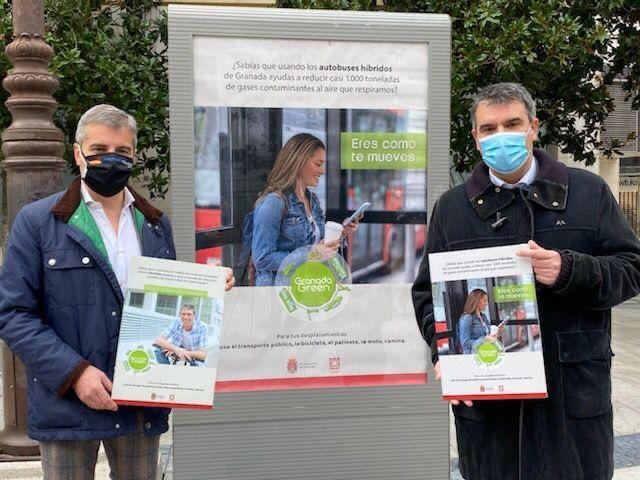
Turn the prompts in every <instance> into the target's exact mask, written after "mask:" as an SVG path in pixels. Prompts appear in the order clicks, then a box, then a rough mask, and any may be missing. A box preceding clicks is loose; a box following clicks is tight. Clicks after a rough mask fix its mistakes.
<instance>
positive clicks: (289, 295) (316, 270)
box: [275, 246, 351, 322]
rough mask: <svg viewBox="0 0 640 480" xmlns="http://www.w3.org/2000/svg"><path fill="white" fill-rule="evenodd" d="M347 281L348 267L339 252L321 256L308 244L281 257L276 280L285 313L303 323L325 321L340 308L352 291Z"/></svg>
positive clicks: (349, 281)
mask: <svg viewBox="0 0 640 480" xmlns="http://www.w3.org/2000/svg"><path fill="white" fill-rule="evenodd" d="M350 283H351V274H350V271H349V266H348V265H347V262H345V261H344V259H343V258H342V257H341V256H340V255H339V254H337V253H336V254H335V255H334V256H332V257H331V258H322V257H320V255H319V254H318V253H317V252H316V251H315V250H314V249H313V247H310V246H305V247H302V248H299V249H297V250H295V251H294V252H292V253H290V254H289V255H288V256H287V257H286V258H285V259H284V261H283V262H282V264H281V265H280V268H279V269H278V274H277V276H276V282H275V284H276V286H277V289H276V290H277V293H278V298H279V299H280V303H281V304H282V306H283V307H284V308H285V310H286V311H287V313H289V314H290V315H291V316H293V317H295V318H297V319H299V320H303V321H305V322H318V321H324V320H327V319H329V318H331V317H333V316H334V315H336V314H337V313H338V312H339V311H340V310H342V308H344V306H345V304H346V302H347V300H348V298H349V294H350V293H351V287H350V286H349V284H350Z"/></svg>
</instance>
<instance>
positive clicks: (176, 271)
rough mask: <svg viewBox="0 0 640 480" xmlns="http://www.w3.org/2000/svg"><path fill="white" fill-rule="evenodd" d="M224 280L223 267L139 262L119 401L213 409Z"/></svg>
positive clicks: (123, 336) (118, 373)
mask: <svg viewBox="0 0 640 480" xmlns="http://www.w3.org/2000/svg"><path fill="white" fill-rule="evenodd" d="M225 277H226V273H225V270H224V269H223V268H221V267H212V266H209V265H198V264H194V263H187V262H177V261H172V260H161V259H157V258H148V257H135V258H133V259H132V262H131V265H130V268H129V277H128V285H127V292H126V295H125V304H124V308H123V312H122V320H121V322H120V336H119V341H118V350H117V354H116V367H115V373H114V381H113V391H112V397H113V399H114V401H115V402H116V403H117V404H119V405H139V406H154V407H159V406H164V407H172V408H195V409H209V408H212V406H213V391H214V385H215V378H216V372H217V359H218V349H219V345H220V330H221V323H222V310H223V299H224V287H225Z"/></svg>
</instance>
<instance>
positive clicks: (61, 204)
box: [51, 177, 163, 225]
mask: <svg viewBox="0 0 640 480" xmlns="http://www.w3.org/2000/svg"><path fill="white" fill-rule="evenodd" d="M127 188H128V189H129V191H130V192H131V195H133V198H134V202H133V206H134V207H135V208H137V209H138V210H139V211H140V213H142V214H143V215H144V217H145V218H146V219H147V220H148V221H149V222H151V223H153V224H154V225H155V224H157V223H158V222H160V217H162V215H163V214H162V212H161V211H160V210H158V209H157V208H156V207H154V206H153V205H151V204H150V203H149V202H148V201H147V200H146V199H145V198H143V197H142V196H141V195H139V194H138V193H137V192H136V191H135V190H134V189H133V188H131V187H130V186H128V185H127ZM81 199H82V193H81V192H80V177H77V178H76V179H75V180H74V181H73V182H71V185H69V188H67V190H66V191H65V192H64V194H63V195H62V197H60V200H58V202H57V203H56V204H55V205H54V206H53V208H52V209H51V213H53V215H54V217H56V218H58V219H60V220H62V221H63V222H65V223H68V222H69V219H70V218H71V215H73V213H74V212H75V211H76V209H77V208H78V205H79V204H80V200H81Z"/></svg>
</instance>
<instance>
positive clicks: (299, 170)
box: [251, 133, 358, 286]
mask: <svg viewBox="0 0 640 480" xmlns="http://www.w3.org/2000/svg"><path fill="white" fill-rule="evenodd" d="M325 161H326V153H325V147H324V144H323V143H322V141H321V140H320V139H318V138H317V137H314V136H313V135H310V134H308V133H299V134H297V135H294V136H293V137H291V138H290V139H289V140H288V141H287V142H286V143H285V144H284V146H283V147H282V149H281V150H280V152H279V153H278V156H277V157H276V161H275V164H274V166H273V169H272V170H271V172H270V173H269V177H268V178H267V187H266V188H265V189H264V190H263V191H262V192H261V193H260V196H259V197H258V200H257V201H256V206H255V209H254V212H253V236H252V242H251V255H252V261H253V263H254V266H255V268H256V278H255V284H256V286H271V285H273V284H274V280H275V276H276V272H277V271H278V267H279V266H280V264H281V263H282V261H283V260H284V259H285V257H286V256H287V255H289V254H290V253H291V252H293V251H294V250H296V249H298V248H300V247H303V246H305V245H316V249H317V250H318V252H319V253H320V254H321V255H322V256H323V257H330V256H331V255H334V254H335V251H336V250H337V249H338V246H339V244H340V240H336V241H335V242H332V243H329V244H325V243H324V242H323V241H322V239H323V238H324V223H325V215H324V212H323V211H322V207H321V206H320V201H319V200H318V197H317V196H316V194H315V193H313V192H311V191H310V190H309V187H315V186H317V185H318V181H319V180H320V177H321V176H322V175H324V164H325ZM357 224H358V222H357V221H356V222H353V223H351V224H349V225H347V226H346V227H344V231H343V237H344V236H348V235H351V234H352V233H353V232H354V231H355V229H356V228H357Z"/></svg>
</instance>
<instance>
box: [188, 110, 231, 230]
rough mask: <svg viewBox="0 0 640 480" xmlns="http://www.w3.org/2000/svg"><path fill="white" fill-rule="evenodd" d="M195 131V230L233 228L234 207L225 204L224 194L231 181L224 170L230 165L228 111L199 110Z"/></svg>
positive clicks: (195, 118) (196, 113)
mask: <svg viewBox="0 0 640 480" xmlns="http://www.w3.org/2000/svg"><path fill="white" fill-rule="evenodd" d="M194 129H195V131H194V171H195V178H194V181H195V183H194V184H195V192H194V194H195V203H196V230H197V231H203V230H210V229H213V228H218V227H224V226H230V225H231V224H232V218H233V211H232V208H233V205H232V204H231V203H230V202H224V201H222V194H223V192H224V191H225V188H224V187H226V189H228V190H230V188H231V183H232V178H231V175H229V174H228V172H225V171H223V170H222V169H221V165H229V164H230V162H231V150H230V148H229V122H228V112H227V108H224V107H221V108H215V107H207V108H204V107H199V108H196V109H195V112H194ZM223 182H224V183H226V185H223Z"/></svg>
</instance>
